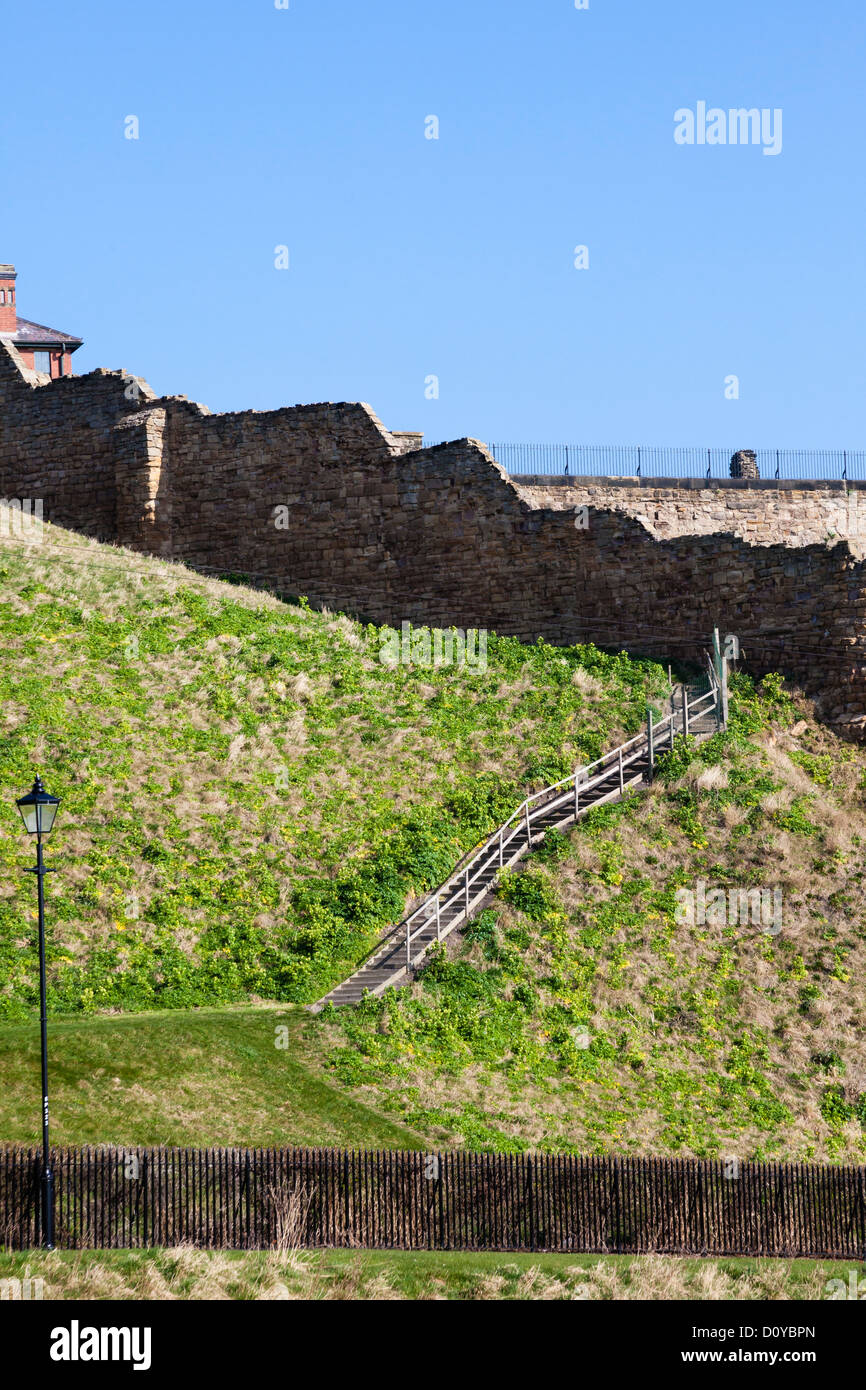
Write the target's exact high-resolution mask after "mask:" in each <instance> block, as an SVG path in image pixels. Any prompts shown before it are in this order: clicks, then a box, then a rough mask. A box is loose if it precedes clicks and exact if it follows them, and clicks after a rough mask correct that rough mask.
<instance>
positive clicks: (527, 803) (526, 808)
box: [523, 799, 532, 849]
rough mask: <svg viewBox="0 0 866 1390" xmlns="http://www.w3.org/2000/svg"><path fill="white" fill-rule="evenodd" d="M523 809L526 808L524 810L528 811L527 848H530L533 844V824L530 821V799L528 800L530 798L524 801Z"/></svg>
mask: <svg viewBox="0 0 866 1390" xmlns="http://www.w3.org/2000/svg"><path fill="white" fill-rule="evenodd" d="M523 809H524V811H525V812H526V848H527V849H529V848H530V846H531V845H532V826H531V824H530V821H529V800H528V799H527V800H526V801H524V803H523Z"/></svg>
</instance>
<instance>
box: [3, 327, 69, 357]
mask: <svg viewBox="0 0 866 1390" xmlns="http://www.w3.org/2000/svg"><path fill="white" fill-rule="evenodd" d="M0 338H7V339H8V340H9V341H10V342H11V343H13V344H14V345H15V347H59V346H60V345H61V343H62V344H64V345H65V346H66V347H67V348H68V349H69V351H70V352H74V351H75V349H76V348H79V347H81V344H82V343H83V342H84V339H83V338H76V336H75V334H74V333H61V332H59V330H58V329H56V328H46V327H45V325H44V324H42V323H31V322H30V320H29V319H18V320H17V325H16V328H15V332H14V333H2V332H0Z"/></svg>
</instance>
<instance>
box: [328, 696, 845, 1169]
mask: <svg viewBox="0 0 866 1390" xmlns="http://www.w3.org/2000/svg"><path fill="white" fill-rule="evenodd" d="M804 708H805V707H804ZM807 712H808V711H807ZM797 715H798V711H797V710H796V709H795V706H794V702H793V701H792V699H791V698H790V697H789V696H788V695H787V694H785V692H784V691H783V689H782V685H781V682H780V681H779V679H778V677H768V678H767V679H765V681H764V682H763V683H762V685H761V686H760V688H759V689H758V690H755V688H754V686H753V684H752V682H751V681H750V680H749V679H748V678H746V677H735V678H734V693H733V699H732V719H731V724H730V728H729V730H728V732H727V733H725V734H724V735H717V736H715V737H714V738H712V739H711V740H709V741H708V742H706V743H704V744H703V745H701V746H700V747H695V746H694V745H693V743H692V742H691V741H689V742H687V741H686V740H684V739H679V740H678V742H677V747H676V748H675V750H674V751H673V753H671V754H668V755H667V756H666V757H665V758H664V759H663V760H662V763H661V767H660V777H659V779H658V780H657V782H656V784H655V786H654V788H653V789H652V792H651V793H650V794H648V795H643V794H642V795H637V796H634V797H632V798H630V799H629V800H628V801H626V802H625V803H622V804H620V805H617V806H610V807H604V808H599V809H597V810H595V811H593V812H591V813H590V814H589V815H588V816H587V817H585V818H584V819H583V820H582V821H581V822H580V824H579V826H578V827H576V828H575V829H574V830H573V831H572V832H571V833H570V834H569V835H567V836H565V835H559V836H557V835H551V836H549V837H548V842H547V843H546V845H545V847H544V850H543V851H542V853H541V855H539V856H536V860H535V861H534V862H533V864H532V866H531V867H529V868H528V869H527V871H526V872H525V873H523V874H522V875H520V876H518V877H514V878H512V879H509V880H507V881H506V882H505V884H504V885H503V887H502V890H501V892H500V893H499V896H498V902H497V905H496V907H495V908H493V909H489V910H487V911H485V912H484V913H482V914H481V915H480V917H479V918H478V919H477V921H476V922H475V923H474V924H473V925H472V926H471V928H470V929H469V931H468V932H467V933H466V934H465V937H464V938H463V940H462V942H460V943H459V944H458V945H456V946H455V947H454V948H453V949H449V950H447V951H442V952H441V953H440V954H439V956H438V957H436V958H434V959H433V960H432V961H431V962H430V964H429V965H428V966H427V968H426V969H425V970H424V971H423V973H422V975H421V976H420V978H419V980H418V981H417V983H416V984H415V985H414V986H413V988H411V989H409V990H404V991H400V992H394V991H392V992H391V993H390V994H389V995H388V996H387V997H386V998H384V999H373V998H369V999H368V1000H367V1001H366V1002H365V1003H364V1004H363V1005H362V1006H361V1007H360V1008H359V1009H357V1010H354V1011H350V1010H343V1011H335V1010H328V1011H326V1012H325V1013H323V1015H322V1016H321V1019H320V1020H317V1021H316V1023H315V1024H314V1025H311V1026H312V1027H315V1028H318V1029H320V1030H321V1036H322V1045H323V1046H325V1047H327V1048H328V1049H329V1050H330V1052H329V1055H330V1066H331V1068H332V1069H333V1071H334V1072H335V1074H336V1075H337V1076H338V1077H339V1078H340V1079H341V1080H342V1081H343V1082H344V1084H346V1085H347V1086H350V1087H352V1088H353V1090H354V1094H356V1095H358V1096H360V1097H363V1096H373V1095H375V1096H376V1097H377V1103H378V1104H380V1105H381V1104H384V1105H387V1106H388V1107H389V1108H390V1110H391V1113H393V1114H395V1115H399V1116H400V1118H401V1119H402V1120H404V1122H406V1123H408V1124H411V1125H412V1126H413V1127H415V1128H419V1129H421V1130H422V1131H426V1132H427V1133H428V1134H429V1135H430V1136H431V1142H433V1141H434V1140H436V1139H438V1140H439V1141H440V1142H451V1143H453V1142H457V1143H463V1144H465V1145H467V1146H469V1147H473V1148H493V1149H501V1150H512V1151H520V1150H524V1149H529V1148H535V1149H542V1150H548V1151H553V1152H563V1151H566V1152H567V1151H576V1152H599V1153H601V1152H609V1153H622V1152H639V1153H676V1154H696V1155H699V1156H708V1157H718V1156H721V1155H728V1154H730V1155H735V1156H739V1157H740V1158H782V1157H785V1158H791V1159H801V1160H805V1159H813V1158H814V1159H841V1158H845V1159H847V1160H849V1161H856V1162H863V1160H864V1155H866V1032H864V1022H863V1014H862V988H863V986H862V981H863V978H864V966H866V948H864V942H866V894H864V887H863V877H864V875H863V869H862V862H861V859H862V843H863V841H864V839H866V814H864V786H866V758H864V753H863V750H861V749H857V748H854V747H851V746H848V745H845V744H842V743H841V742H839V741H838V740H837V739H836V738H835V737H834V736H833V735H832V734H830V733H828V732H827V731H826V730H822V729H820V727H819V726H817V725H815V724H814V723H813V722H810V721H808V720H800V721H799V722H796V721H797ZM539 861H540V862H539ZM699 883H704V884H705V885H706V891H707V892H709V891H710V890H711V889H713V888H716V887H720V888H723V889H725V890H726V892H729V891H730V889H731V888H734V889H737V890H739V889H754V888H763V889H765V890H769V891H770V892H773V891H775V890H777V889H778V890H780V891H781V894H782V898H781V903H782V911H781V917H780V919H779V921H778V922H777V921H775V920H774V918H773V916H772V914H768V918H769V920H764V919H763V918H762V919H760V920H759V921H758V922H757V923H756V922H755V921H754V920H753V916H754V909H752V910H751V911H748V910H747V911H746V913H745V919H746V920H745V921H743V920H742V916H743V913H742V909H740V908H739V906H738V908H737V911H736V912H735V913H734V914H733V920H725V921H724V922H719V924H717V925H714V924H713V923H712V921H710V920H708V921H705V922H704V923H700V922H695V923H693V924H690V923H689V922H688V921H683V920H681V908H680V905H679V901H678V899H677V890H678V889H683V888H684V889H688V890H690V891H692V892H694V893H696V892H697V885H698V884H699ZM773 901H774V900H773V899H769V900H768V904H769V903H772V902H773ZM705 915H706V914H705ZM731 915H732V914H730V913H728V917H729V918H730V916H731ZM383 1097H384V1099H383Z"/></svg>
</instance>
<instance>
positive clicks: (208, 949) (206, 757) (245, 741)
mask: <svg viewBox="0 0 866 1390" xmlns="http://www.w3.org/2000/svg"><path fill="white" fill-rule="evenodd" d="M0 642H2V646H3V653H4V656H3V664H2V671H0V712H2V713H0V1018H6V1019H10V1020H15V1019H24V1018H26V1017H30V1016H32V1014H33V1012H34V1011H35V1009H36V1005H37V971H36V951H35V910H34V901H33V898H34V894H33V883H32V880H31V879H30V878H24V877H22V875H21V869H22V867H24V865H25V864H26V863H27V859H28V856H29V846H27V845H26V843H25V842H24V839H23V836H22V833H21V826H20V821H19V820H18V815H17V812H16V809H15V805H14V800H15V797H16V796H18V795H20V794H21V792H22V791H24V790H26V789H27V788H29V785H30V782H31V780H32V776H33V773H34V770H35V769H37V768H38V769H39V770H41V771H42V772H43V773H44V776H45V779H46V783H47V785H48V786H49V789H50V790H51V791H53V792H55V793H56V794H57V795H60V796H61V797H62V798H63V807H62V811H61V816H60V819H59V820H58V826H57V830H56V832H55V834H54V837H53V839H52V842H51V846H50V853H51V864H52V867H55V868H57V870H58V872H57V873H56V874H54V875H52V876H51V877H50V878H49V879H48V880H47V893H48V914H47V921H48V959H49V1007H50V1009H51V1011H52V1013H56V1012H58V1011H60V1012H67V1013H70V1012H76V1011H83V1012H90V1013H95V1012H97V1011H105V1010H127V1011H129V1010H142V1009H145V1010H149V1009H155V1008H159V1009H162V1008H189V1007H192V1006H200V1005H203V1004H211V1005H215V1004H220V1003H230V1002H236V1001H241V1000H250V999H256V998H268V999H273V1000H283V1001H290V1000H294V1001H310V1000H313V999H316V998H318V997H319V996H320V995H321V994H323V993H324V992H326V990H327V989H328V988H330V987H331V986H332V985H333V984H334V983H336V982H337V981H338V980H340V979H341V978H343V977H344V976H345V975H346V974H347V973H349V971H350V970H351V968H352V967H353V966H354V965H355V964H356V963H357V962H358V961H359V960H360V959H361V958H363V956H364V955H365V954H366V953H367V951H368V950H369V949H370V948H371V947H372V945H373V944H374V942H375V940H376V939H377V936H378V934H379V933H380V932H381V930H382V928H383V927H385V926H386V925H388V924H389V923H391V922H393V921H395V920H399V918H400V917H401V916H402V914H403V912H404V909H405V907H406V905H407V902H408V901H410V900H411V899H412V896H413V895H414V894H420V893H423V892H424V891H426V890H427V889H428V888H429V887H430V886H432V885H433V883H434V882H435V881H438V880H439V879H441V878H442V877H444V876H445V875H446V874H447V873H448V872H449V871H450V869H451V868H452V866H453V864H454V863H455V861H456V860H457V859H459V858H460V856H461V855H462V854H463V853H464V852H465V851H466V850H467V849H470V848H471V847H472V846H473V845H474V844H476V843H477V842H478V840H479V839H480V838H482V837H483V836H484V835H485V834H486V833H488V832H489V831H490V830H492V829H493V828H495V825H496V824H498V823H499V821H500V820H501V819H503V818H504V817H505V816H506V815H507V814H509V813H510V811H511V810H512V809H513V807H514V806H515V805H516V804H517V803H519V801H520V800H521V799H522V797H523V795H525V793H526V791H527V790H528V789H531V788H535V787H538V786H542V785H544V784H545V783H546V782H547V781H549V780H550V779H552V778H556V777H557V776H561V775H564V774H565V773H566V772H567V771H569V770H570V769H571V768H572V767H573V766H574V765H575V763H576V762H579V761H581V760H586V759H589V758H592V757H596V756H598V755H599V753H600V752H601V751H602V749H603V747H604V746H606V745H609V744H610V743H611V742H616V741H618V739H619V738H620V737H621V736H622V735H623V734H629V733H633V732H635V731H636V730H637V729H638V728H639V726H640V724H641V722H642V719H643V715H644V705H645V699H646V695H647V692H648V691H650V692H653V691H658V690H660V689H661V686H662V683H663V675H662V671H661V668H659V667H657V666H653V665H651V664H650V663H645V662H635V661H631V660H629V659H628V658H627V657H625V656H608V655H605V654H604V653H602V652H600V651H597V650H596V649H595V648H593V647H574V648H570V649H559V648H554V647H551V646H549V645H546V644H544V643H543V642H539V643H538V644H537V645H535V646H526V645H524V644H522V643H520V642H517V641H516V640H513V639H510V638H497V637H495V636H493V635H491V636H490V638H489V640H488V644H487V667H486V669H485V670H483V671H482V670H480V669H476V668H474V667H472V666H469V665H466V666H464V667H463V668H457V667H446V666H440V667H439V668H438V669H425V668H424V667H421V666H417V665H414V666H409V665H405V666H398V667H397V668H396V669H392V668H390V667H389V666H387V665H385V664H383V662H382V660H381V659H380V657H381V654H382V645H383V644H382V634H381V633H380V631H379V630H378V629H376V628H375V627H373V626H369V625H366V626H365V625H363V624H359V623H354V622H351V621H349V620H348V619H347V618H344V617H335V616H334V615H331V614H321V613H316V612H312V611H310V609H309V606H308V605H307V604H306V603H305V602H304V601H303V600H301V603H300V605H299V606H291V605H287V604H284V603H280V602H278V601H277V600H275V599H274V598H271V597H268V596H266V595H263V594H261V593H256V592H254V591H252V590H249V589H245V588H242V587H230V586H228V585H226V584H224V583H220V582H219V581H210V580H207V579H204V578H201V577H199V576H196V575H194V574H191V573H190V572H189V571H186V570H184V569H182V568H180V567H177V566H173V565H169V564H166V563H164V562H162V561H158V560H151V559H147V558H145V557H142V556H139V555H134V554H131V553H129V552H125V551H122V550H118V549H115V548H112V547H108V546H104V545H98V544H95V543H91V542H88V541H86V540H84V539H82V538H81V537H76V536H74V535H72V534H70V533H66V532H61V531H58V530H55V529H54V528H51V527H48V528H46V531H45V536H44V540H43V542H42V543H41V544H38V545H37V544H32V545H28V544H24V543H22V542H21V541H20V540H12V541H6V542H5V543H4V544H3V545H2V547H0Z"/></svg>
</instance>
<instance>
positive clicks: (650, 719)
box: [646, 705, 655, 781]
mask: <svg viewBox="0 0 866 1390" xmlns="http://www.w3.org/2000/svg"><path fill="white" fill-rule="evenodd" d="M646 723H647V743H648V745H649V780H650V781H652V779H653V774H654V772H655V748H654V746H653V712H652V709H651V708H650V706H649V705H647V707H646Z"/></svg>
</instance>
